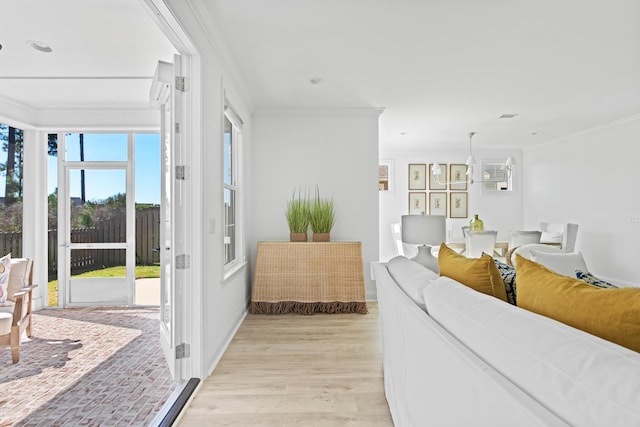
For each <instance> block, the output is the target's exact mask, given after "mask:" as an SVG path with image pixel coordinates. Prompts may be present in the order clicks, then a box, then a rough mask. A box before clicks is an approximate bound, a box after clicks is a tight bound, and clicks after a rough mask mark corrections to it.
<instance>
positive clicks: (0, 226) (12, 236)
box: [0, 123, 24, 258]
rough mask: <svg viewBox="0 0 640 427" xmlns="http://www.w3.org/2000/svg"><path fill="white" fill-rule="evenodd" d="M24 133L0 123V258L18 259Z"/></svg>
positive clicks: (20, 242) (20, 248) (20, 243)
mask: <svg viewBox="0 0 640 427" xmlns="http://www.w3.org/2000/svg"><path fill="white" fill-rule="evenodd" d="M23 143H24V132H23V131H22V130H21V129H16V128H14V127H11V126H8V125H5V124H2V123H0V186H1V188H2V190H0V256H3V255H5V254H7V253H9V252H11V256H12V257H14V258H18V257H20V256H22V197H23V194H22V187H23V182H22V181H23V157H24V144H23Z"/></svg>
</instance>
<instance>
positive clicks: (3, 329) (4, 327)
mask: <svg viewBox="0 0 640 427" xmlns="http://www.w3.org/2000/svg"><path fill="white" fill-rule="evenodd" d="M12 322H13V315H12V314H9V313H3V312H1V311H0V335H7V334H10V333H11V323H12Z"/></svg>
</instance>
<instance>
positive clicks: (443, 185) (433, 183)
mask: <svg viewBox="0 0 640 427" xmlns="http://www.w3.org/2000/svg"><path fill="white" fill-rule="evenodd" d="M432 170H433V163H430V164H429V190H446V189H447V164H446V163H440V178H439V179H438V177H437V176H436V175H434V174H433V172H431V171H432ZM438 181H440V182H438Z"/></svg>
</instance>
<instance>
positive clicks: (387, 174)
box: [378, 159, 394, 192]
mask: <svg viewBox="0 0 640 427" xmlns="http://www.w3.org/2000/svg"><path fill="white" fill-rule="evenodd" d="M393 166H394V165H393V160H387V159H380V161H379V162H378V190H379V191H389V192H393V191H394V182H393V181H394V178H393V177H394V175H393V174H394V167H393Z"/></svg>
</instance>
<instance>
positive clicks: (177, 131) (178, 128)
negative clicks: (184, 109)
mask: <svg viewBox="0 0 640 427" xmlns="http://www.w3.org/2000/svg"><path fill="white" fill-rule="evenodd" d="M174 129H175V132H176V133H180V122H176V123H175V126H174Z"/></svg>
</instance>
